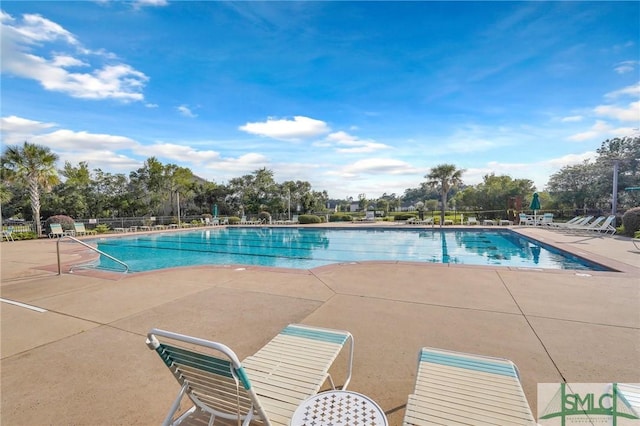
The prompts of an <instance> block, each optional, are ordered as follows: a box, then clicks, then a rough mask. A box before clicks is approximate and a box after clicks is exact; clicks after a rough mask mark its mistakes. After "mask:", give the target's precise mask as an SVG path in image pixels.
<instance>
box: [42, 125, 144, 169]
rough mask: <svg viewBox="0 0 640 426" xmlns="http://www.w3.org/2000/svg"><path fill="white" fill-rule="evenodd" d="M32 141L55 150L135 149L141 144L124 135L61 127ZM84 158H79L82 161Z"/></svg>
mask: <svg viewBox="0 0 640 426" xmlns="http://www.w3.org/2000/svg"><path fill="white" fill-rule="evenodd" d="M31 142H33V143H36V144H39V145H44V146H48V147H50V148H52V149H54V150H63V151H68V150H73V151H81V152H93V151H100V150H113V151H115V150H119V149H134V148H136V147H138V146H139V144H138V142H136V141H135V140H133V139H130V138H127V137H124V136H115V135H107V134H99V133H89V132H84V131H81V132H74V131H72V130H67V129H60V130H56V131H55V132H51V133H46V134H41V135H36V136H33V137H32V138H31ZM83 156H84V154H83ZM80 160H83V159H78V160H76V162H77V161H80Z"/></svg>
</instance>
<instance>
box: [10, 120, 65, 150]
mask: <svg viewBox="0 0 640 426" xmlns="http://www.w3.org/2000/svg"><path fill="white" fill-rule="evenodd" d="M55 126H56V124H55V123H43V122H41V121H35V120H29V119H27V118H22V117H16V116H15V115H10V116H9V117H2V118H0V131H2V136H3V139H4V141H3V142H5V143H9V144H14V143H18V142H22V141H24V140H25V139H27V138H29V137H31V136H33V135H35V134H38V133H41V132H43V131H45V130H47V129H50V128H52V127H55Z"/></svg>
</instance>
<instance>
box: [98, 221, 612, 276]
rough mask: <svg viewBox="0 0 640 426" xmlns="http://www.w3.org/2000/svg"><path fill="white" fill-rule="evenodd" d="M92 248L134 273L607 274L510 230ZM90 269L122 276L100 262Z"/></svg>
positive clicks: (164, 241) (200, 234) (187, 235)
mask: <svg viewBox="0 0 640 426" xmlns="http://www.w3.org/2000/svg"><path fill="white" fill-rule="evenodd" d="M94 242H95V243H97V247H98V249H99V250H101V251H103V252H105V253H107V254H109V255H111V256H113V257H115V258H117V259H120V260H122V261H124V262H126V263H127V264H128V265H129V267H130V271H131V272H142V271H150V270H156V269H164V268H173V267H179V266H196V265H232V264H233V265H237V264H240V265H257V266H270V267H282V268H297V269H310V268H315V267H318V266H324V265H329V264H333V263H347V262H360V261H372V260H379V261H406V262H422V263H454V264H464V265H495V266H510V267H520V268H544V269H577V270H590V271H606V270H608V269H607V268H605V267H603V266H601V265H598V264H595V263H592V262H589V261H587V260H585V259H581V258H579V257H577V256H573V255H571V254H569V253H566V252H563V251H561V250H558V249H555V248H553V247H551V246H547V245H544V244H542V243H540V242H538V241H535V240H532V239H529V238H526V237H523V236H522V235H520V234H518V233H515V232H512V231H509V230H496V231H493V230H492V231H489V230H453V229H433V230H416V229H404V230H399V229H387V228H382V229H381V228H375V229H372V228H365V229H362V228H359V229H345V228H339V229H338V228H293V227H286V228H285V227H275V228H268V227H220V228H210V229H199V230H196V231H185V232H171V233H161V234H138V235H131V236H127V237H122V238H100V239H97V240H94ZM91 267H94V268H99V269H109V270H122V268H121V266H119V265H117V264H116V263H115V262H113V261H111V260H109V259H107V258H106V257H104V256H101V258H100V259H99V260H98V261H96V262H95V263H93V264H92V265H91Z"/></svg>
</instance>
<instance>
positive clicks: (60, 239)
mask: <svg viewBox="0 0 640 426" xmlns="http://www.w3.org/2000/svg"><path fill="white" fill-rule="evenodd" d="M64 238H68V239H70V240H72V241H75V242H76V243H80V244H82V245H83V246H85V247H86V248H88V249H91V250H93V251H95V252H96V253H98V254H101V255H102V256H105V257H107V258H109V259H111V260H113V261H114V262H116V263H119V264H120V265H122V266H124V271H123V273H124V274H126V273H127V272H129V265H127V264H126V263H124V262H123V261H121V260H118V259H116V258H115V257H113V256H111V255H110V254H107V253H105V252H103V251H102V250H98V249H97V248H95V247H93V246H91V245H89V244H87V243H85V242H84V241H80V240H79V239H77V238H75V237H72V236H71V235H64V236H62V237H60V238H58V241H57V242H56V254H57V255H58V275H62V267H61V266H60V241H62V240H63V239H64ZM74 266H75V265H73V266H71V268H69V273H73V267H74Z"/></svg>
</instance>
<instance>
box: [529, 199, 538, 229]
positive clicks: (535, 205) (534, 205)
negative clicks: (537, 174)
mask: <svg viewBox="0 0 640 426" xmlns="http://www.w3.org/2000/svg"><path fill="white" fill-rule="evenodd" d="M529 208H530V209H531V210H533V223H534V224H536V223H537V219H536V211H537V210H540V198H539V197H538V193H537V192H534V193H533V198H532V199H531V204H530V205H529Z"/></svg>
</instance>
